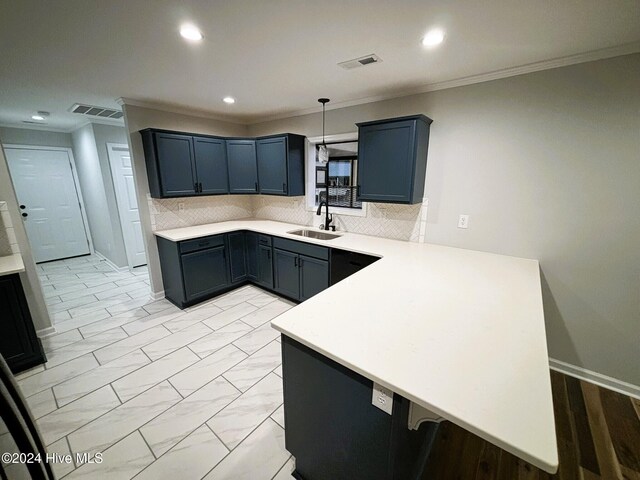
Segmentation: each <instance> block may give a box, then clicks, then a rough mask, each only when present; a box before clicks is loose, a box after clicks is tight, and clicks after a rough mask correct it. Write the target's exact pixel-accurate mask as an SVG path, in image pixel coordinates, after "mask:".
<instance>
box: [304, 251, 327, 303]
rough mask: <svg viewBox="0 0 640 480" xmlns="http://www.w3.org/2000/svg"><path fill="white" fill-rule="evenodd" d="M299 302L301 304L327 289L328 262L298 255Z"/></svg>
mask: <svg viewBox="0 0 640 480" xmlns="http://www.w3.org/2000/svg"><path fill="white" fill-rule="evenodd" d="M298 263H299V265H300V300H302V301H303V302H304V301H305V300H308V299H309V298H311V297H313V296H314V295H315V294H316V293H319V292H321V291H322V290H324V289H325V288H328V287H329V262H327V261H325V260H317V259H315V258H311V257H307V256H304V255H300V258H299V259H298Z"/></svg>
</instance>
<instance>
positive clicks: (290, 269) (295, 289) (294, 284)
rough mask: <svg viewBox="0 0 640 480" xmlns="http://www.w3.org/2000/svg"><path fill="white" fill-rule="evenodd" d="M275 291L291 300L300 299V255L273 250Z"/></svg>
mask: <svg viewBox="0 0 640 480" xmlns="http://www.w3.org/2000/svg"><path fill="white" fill-rule="evenodd" d="M273 269H274V290H275V291H276V292H278V293H282V294H283V295H286V296H288V297H290V298H294V299H296V300H298V299H299V298H300V272H299V269H298V255H297V254H296V253H290V252H286V251H284V250H278V249H277V248H274V249H273Z"/></svg>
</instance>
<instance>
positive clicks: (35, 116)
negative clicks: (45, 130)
mask: <svg viewBox="0 0 640 480" xmlns="http://www.w3.org/2000/svg"><path fill="white" fill-rule="evenodd" d="M31 118H32V119H33V120H44V117H43V116H42V115H31Z"/></svg>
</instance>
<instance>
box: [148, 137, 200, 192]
mask: <svg viewBox="0 0 640 480" xmlns="http://www.w3.org/2000/svg"><path fill="white" fill-rule="evenodd" d="M155 140H156V151H157V153H158V172H159V174H160V185H161V190H162V195H163V196H165V197H185V196H189V195H194V194H195V193H196V175H195V167H194V156H193V142H192V137H191V136H189V135H175V134H171V133H156V134H155Z"/></svg>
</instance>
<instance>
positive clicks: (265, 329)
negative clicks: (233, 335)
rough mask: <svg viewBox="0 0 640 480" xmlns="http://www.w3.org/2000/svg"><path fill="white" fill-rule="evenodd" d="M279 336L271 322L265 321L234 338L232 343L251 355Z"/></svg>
mask: <svg viewBox="0 0 640 480" xmlns="http://www.w3.org/2000/svg"><path fill="white" fill-rule="evenodd" d="M279 336H280V332H278V331H277V330H276V329H275V328H273V327H272V326H271V322H267V323H265V324H264V325H262V326H260V327H258V328H256V329H255V330H253V331H252V332H249V333H247V334H246V335H245V336H243V337H242V338H239V339H237V340H235V341H234V342H233V344H234V345H235V346H236V347H238V348H239V349H240V350H242V351H243V352H246V353H248V354H249V355H251V354H252V353H255V352H257V351H258V350H260V349H261V348H262V347H264V346H265V345H266V344H267V343H269V342H272V341H273V340H275V339H276V338H278V337H279Z"/></svg>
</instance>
